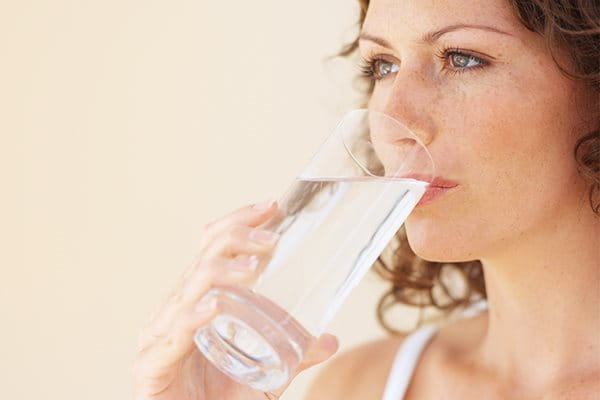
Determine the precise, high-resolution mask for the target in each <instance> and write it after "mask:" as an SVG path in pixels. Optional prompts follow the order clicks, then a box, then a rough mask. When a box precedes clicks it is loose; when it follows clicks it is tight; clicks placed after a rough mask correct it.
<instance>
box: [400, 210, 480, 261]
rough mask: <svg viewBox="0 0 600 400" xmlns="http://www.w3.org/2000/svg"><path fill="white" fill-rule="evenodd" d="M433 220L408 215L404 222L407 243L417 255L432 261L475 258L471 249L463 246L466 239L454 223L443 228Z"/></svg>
mask: <svg viewBox="0 0 600 400" xmlns="http://www.w3.org/2000/svg"><path fill="white" fill-rule="evenodd" d="M433 222H434V221H431V220H429V221H428V220H427V219H425V220H415V219H411V218H410V217H409V219H407V220H406V222H405V224H404V225H405V229H406V237H407V239H408V244H409V245H410V248H411V249H412V251H413V252H414V253H415V254H416V255H417V256H419V257H420V258H422V259H423V260H426V261H432V262H464V261H471V260H473V259H475V258H476V257H474V256H473V253H472V251H468V250H467V249H465V248H464V245H465V243H467V242H468V241H466V240H464V237H463V235H461V233H460V230H457V228H456V226H455V225H453V224H452V225H451V226H449V227H448V229H445V228H444V226H443V225H441V224H439V223H437V224H435V223H433Z"/></svg>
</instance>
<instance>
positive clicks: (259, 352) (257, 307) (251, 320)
mask: <svg viewBox="0 0 600 400" xmlns="http://www.w3.org/2000/svg"><path fill="white" fill-rule="evenodd" d="M207 296H214V297H215V298H216V299H217V304H218V308H219V314H218V315H217V316H216V317H215V318H214V319H213V321H212V323H211V324H209V325H207V326H205V327H202V328H200V329H198V331H197V332H196V335H195V337H194V341H195V342H196V346H198V349H199V350H200V351H201V352H202V354H203V355H204V356H205V357H206V358H207V359H208V360H209V361H211V362H212V363H213V364H214V365H215V366H216V367H217V368H218V369H219V370H221V371H222V372H224V373H225V374H227V375H228V376H230V377H231V378H232V379H234V380H235V381H237V382H239V383H242V384H245V385H248V386H250V387H252V388H254V389H257V390H260V391H263V392H268V391H273V390H276V389H279V388H281V387H282V386H283V385H285V384H286V383H288V381H289V380H290V379H291V378H292V377H293V373H294V371H295V369H296V368H297V367H298V365H299V364H300V361H302V359H303V357H304V354H305V352H306V350H307V348H308V347H309V346H310V344H311V343H312V342H314V341H315V338H314V337H313V336H312V335H310V334H309V333H308V332H307V331H306V330H305V329H304V328H302V326H300V324H299V323H298V322H297V321H296V320H295V319H294V318H292V317H291V316H290V315H289V314H287V313H286V312H285V311H284V310H283V309H281V308H280V307H279V306H277V305H275V304H274V303H273V302H271V301H269V300H268V299H266V298H265V297H262V296H259V295H257V294H255V293H253V292H252V291H250V290H248V289H245V288H238V287H220V288H214V289H211V290H210V291H209V293H207Z"/></svg>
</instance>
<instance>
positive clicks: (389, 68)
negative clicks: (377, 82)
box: [373, 60, 398, 79]
mask: <svg viewBox="0 0 600 400" xmlns="http://www.w3.org/2000/svg"><path fill="white" fill-rule="evenodd" d="M373 68H374V70H375V74H376V76H378V77H379V79H381V78H383V77H384V76H386V75H387V74H390V73H392V72H396V71H398V66H397V65H396V64H394V63H391V62H388V61H385V60H373Z"/></svg>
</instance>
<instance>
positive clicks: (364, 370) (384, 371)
mask: <svg viewBox="0 0 600 400" xmlns="http://www.w3.org/2000/svg"><path fill="white" fill-rule="evenodd" d="M403 339H404V337H400V336H393V337H392V336H391V337H385V338H381V339H377V340H373V341H369V342H366V343H363V344H361V345H358V346H356V347H354V348H351V349H349V350H346V351H344V352H342V353H340V354H338V355H336V356H334V357H333V358H332V359H331V360H329V361H327V362H326V364H325V365H324V366H323V368H322V369H321V371H319V374H318V375H317V377H316V378H315V380H314V381H313V383H312V385H311V388H310V390H309V394H308V397H307V398H306V400H338V399H339V400H342V399H343V400H353V399H361V400H364V399H377V398H381V397H382V396H383V391H384V389H385V383H386V381H387V377H388V374H389V371H390V369H391V366H392V363H393V361H394V357H395V355H396V352H397V350H398V347H399V346H400V345H401V343H402V340H403Z"/></svg>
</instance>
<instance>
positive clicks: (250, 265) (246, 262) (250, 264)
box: [229, 254, 260, 271]
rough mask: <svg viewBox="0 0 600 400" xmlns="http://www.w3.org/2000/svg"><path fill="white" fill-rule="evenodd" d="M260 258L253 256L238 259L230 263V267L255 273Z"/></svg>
mask: <svg viewBox="0 0 600 400" xmlns="http://www.w3.org/2000/svg"><path fill="white" fill-rule="evenodd" d="M259 261H260V260H259V259H258V256H257V255H255V254H253V255H251V256H250V257H237V258H234V259H233V260H231V261H230V262H229V265H230V266H231V267H232V268H235V269H240V270H246V271H255V270H256V268H257V267H258V263H259Z"/></svg>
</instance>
